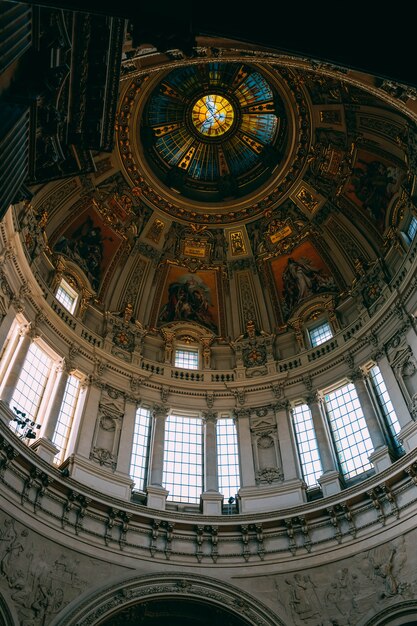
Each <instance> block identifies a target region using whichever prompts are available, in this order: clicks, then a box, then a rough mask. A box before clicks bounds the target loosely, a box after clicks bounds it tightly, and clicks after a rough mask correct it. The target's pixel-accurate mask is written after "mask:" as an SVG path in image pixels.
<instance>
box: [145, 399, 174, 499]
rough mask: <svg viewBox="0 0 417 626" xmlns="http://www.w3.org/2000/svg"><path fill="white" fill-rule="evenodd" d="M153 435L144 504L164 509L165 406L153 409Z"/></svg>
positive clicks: (166, 492) (166, 413)
mask: <svg viewBox="0 0 417 626" xmlns="http://www.w3.org/2000/svg"><path fill="white" fill-rule="evenodd" d="M152 415H153V429H152V431H153V436H152V448H151V459H150V472H149V478H150V479H149V485H148V487H147V489H146V492H147V495H148V497H147V501H146V504H147V506H148V507H150V508H154V509H160V510H165V506H166V499H167V496H168V493H169V492H168V491H167V490H166V489H164V487H163V486H162V477H163V471H164V447H165V421H166V418H167V415H168V410H167V408H166V407H165V406H159V405H157V406H155V407H154V409H153V413H152Z"/></svg>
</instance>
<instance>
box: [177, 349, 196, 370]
mask: <svg viewBox="0 0 417 626" xmlns="http://www.w3.org/2000/svg"><path fill="white" fill-rule="evenodd" d="M175 367H181V368H182V369H186V370H198V350H185V349H182V348H181V349H177V350H176V351H175Z"/></svg>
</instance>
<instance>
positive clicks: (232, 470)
mask: <svg viewBox="0 0 417 626" xmlns="http://www.w3.org/2000/svg"><path fill="white" fill-rule="evenodd" d="M216 428H217V431H216V434H217V466H218V474H219V491H220V493H222V494H223V495H224V498H225V500H226V501H227V500H228V499H229V498H235V497H236V494H237V492H238V490H239V487H240V475H239V453H238V445H237V432H236V426H235V423H234V421H233V420H232V419H231V418H230V417H225V418H224V417H221V418H220V419H218V420H217V425H216Z"/></svg>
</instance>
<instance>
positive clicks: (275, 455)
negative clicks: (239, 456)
mask: <svg viewBox="0 0 417 626" xmlns="http://www.w3.org/2000/svg"><path fill="white" fill-rule="evenodd" d="M251 432H252V442H253V448H254V460H255V476H256V483H257V484H258V485H259V484H272V483H274V482H277V481H280V480H282V479H283V472H282V462H281V455H280V450H279V442H278V436H277V428H276V424H275V423H274V416H273V412H272V409H271V407H259V408H258V409H256V410H255V411H254V415H253V417H252V419H251Z"/></svg>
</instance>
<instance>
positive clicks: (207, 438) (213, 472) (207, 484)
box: [201, 411, 223, 515]
mask: <svg viewBox="0 0 417 626" xmlns="http://www.w3.org/2000/svg"><path fill="white" fill-rule="evenodd" d="M203 423H204V474H205V476H204V493H202V494H201V506H202V510H203V513H204V514H205V515H221V512H222V503H223V496H222V494H221V493H219V476H218V469H217V436H216V423H217V413H215V412H214V411H205V412H203Z"/></svg>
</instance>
